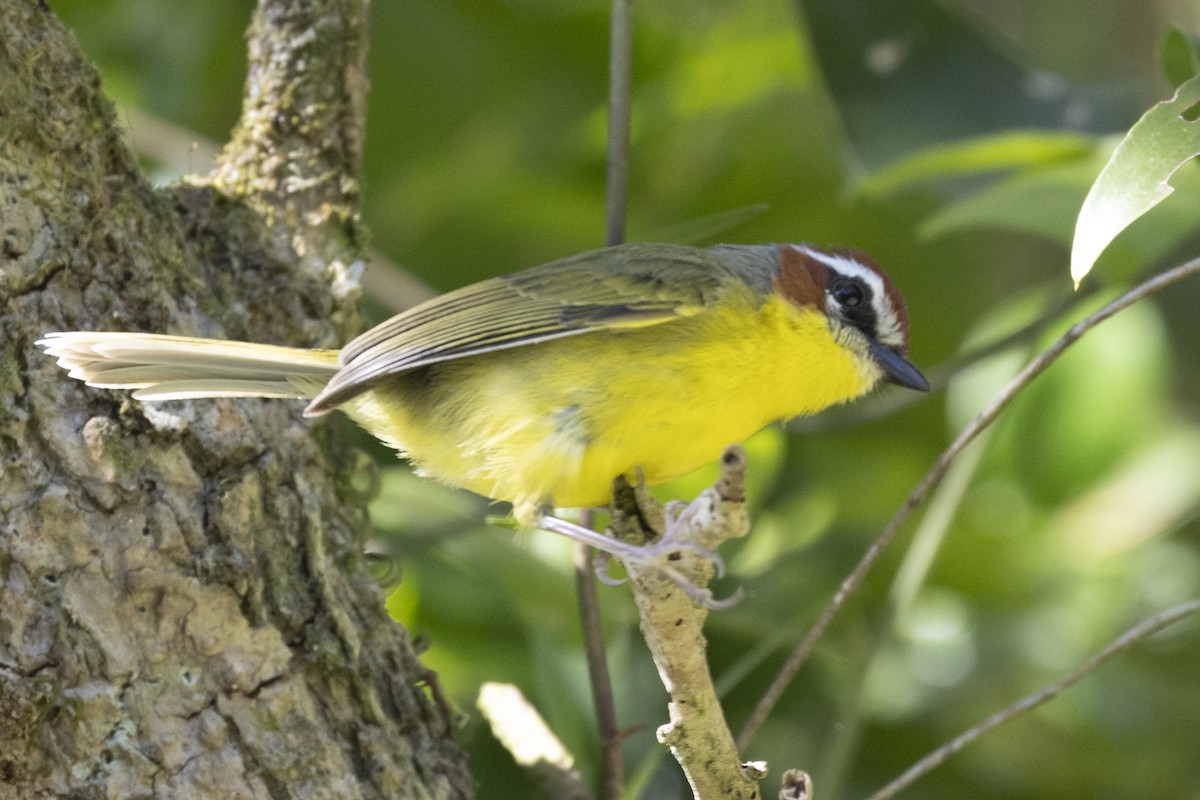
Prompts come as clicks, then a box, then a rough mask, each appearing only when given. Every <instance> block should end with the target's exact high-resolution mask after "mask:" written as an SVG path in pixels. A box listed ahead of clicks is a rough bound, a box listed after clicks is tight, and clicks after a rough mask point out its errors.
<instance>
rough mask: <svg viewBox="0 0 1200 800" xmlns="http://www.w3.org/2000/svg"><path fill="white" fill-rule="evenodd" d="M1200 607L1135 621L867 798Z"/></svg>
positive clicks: (921, 771) (1191, 604)
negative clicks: (1068, 668) (1082, 659)
mask: <svg viewBox="0 0 1200 800" xmlns="http://www.w3.org/2000/svg"><path fill="white" fill-rule="evenodd" d="M1197 611H1200V600H1190V601H1188V602H1186V603H1183V604H1181V605H1178V606H1175V607H1174V608H1171V609H1168V610H1166V611H1163V612H1160V613H1158V614H1155V615H1154V616H1152V617H1149V618H1148V619H1145V620H1142V621H1141V622H1139V623H1138V624H1137V625H1134V626H1133V627H1132V628H1130V629H1129V630H1127V631H1125V633H1123V634H1121V635H1120V636H1118V637H1117V638H1116V639H1114V640H1113V641H1112V642H1110V643H1109V645H1108V646H1107V647H1105V648H1104V649H1103V650H1101V651H1100V652H1098V653H1096V655H1094V656H1092V657H1091V658H1089V659H1088V660H1087V661H1085V662H1084V663H1083V664H1080V665H1079V666H1078V667H1076V668H1075V669H1074V670H1072V671H1071V672H1069V673H1067V674H1066V675H1064V676H1063V677H1061V678H1059V679H1058V680H1056V681H1054V682H1053V683H1050V684H1047V685H1046V686H1043V687H1042V688H1041V689H1039V690H1037V691H1036V692H1034V693H1033V694H1030V695H1026V696H1025V697H1022V698H1021V699H1020V700H1018V701H1017V702H1015V703H1013V704H1012V705H1010V706H1008V707H1007V708H1004V709H1002V710H1000V711H997V712H996V713H995V714H993V715H992V716H990V717H988V718H987V719H985V720H984V721H982V722H980V723H979V724H978V725H975V726H974V727H971V728H968V729H967V730H965V731H963V732H962V733H961V734H959V735H958V736H956V737H954V738H953V739H951V740H950V741H948V742H946V743H945V744H944V745H942V746H941V747H939V748H937V749H936V750H934V751H933V752H931V753H930V754H929V755H927V756H925V757H924V758H922V759H921V760H920V761H918V762H917V763H915V764H913V765H912V766H911V767H909V768H908V769H907V770H905V772H904V773H903V774H902V775H900V776H899V777H898V778H896V779H895V780H894V781H892V782H891V783H889V784H887V785H886V786H884V787H883V788H882V789H880V790H879V791H877V792H876V793H875V794H873V795H871V796H870V798H868V800H888V799H889V798H892V797H895V796H896V795H897V794H899V793H900V792H901V791H902V790H903V789H905V788H907V787H908V786H910V785H911V784H912V783H913V782H914V781H916V780H917V779H918V778H920V777H921V776H922V775H925V774H926V773H928V772H930V771H932V770H933V769H935V768H937V767H938V766H940V765H941V764H942V763H943V762H944V761H945V760H946V759H948V758H949V757H950V756H952V755H954V754H955V753H957V752H958V751H959V750H962V749H963V748H964V747H966V746H967V745H969V744H971V743H972V742H974V741H975V740H976V739H978V738H979V737H980V736H983V734H985V733H987V732H988V731H990V730H992V729H993V728H997V727H999V726H1000V725H1003V724H1004V723H1005V722H1008V721H1009V720H1010V719H1012V718H1013V717H1016V716H1017V715H1019V714H1023V713H1024V712H1026V711H1029V710H1031V709H1034V708H1037V707H1038V706H1040V705H1041V704H1042V703H1045V702H1046V701H1047V700H1051V699H1053V698H1054V697H1055V696H1057V695H1058V694H1060V693H1062V692H1063V691H1064V690H1065V689H1068V688H1069V687H1071V686H1072V685H1074V684H1075V683H1078V682H1079V681H1080V680H1081V679H1082V678H1085V677H1087V676H1088V675H1090V674H1092V673H1093V672H1095V671H1096V670H1097V669H1099V668H1100V666H1101V665H1102V664H1103V663H1104V662H1105V661H1108V659H1110V658H1112V657H1113V656H1115V655H1116V654H1117V653H1120V652H1121V651H1122V650H1125V649H1127V648H1129V647H1131V646H1132V645H1134V644H1136V643H1138V642H1140V641H1142V640H1144V639H1146V638H1147V637H1148V636H1150V635H1151V634H1153V633H1155V632H1157V631H1160V630H1162V629H1163V628H1165V627H1167V626H1168V625H1171V624H1172V623H1175V622H1178V621H1179V620H1181V619H1183V618H1184V617H1186V616H1188V615H1189V614H1195V613H1196V612H1197Z"/></svg>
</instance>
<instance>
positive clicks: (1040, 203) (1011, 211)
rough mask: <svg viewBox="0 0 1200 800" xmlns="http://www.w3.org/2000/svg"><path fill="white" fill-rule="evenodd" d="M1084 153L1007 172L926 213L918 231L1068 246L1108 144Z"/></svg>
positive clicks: (932, 236) (935, 235) (1095, 144)
mask: <svg viewBox="0 0 1200 800" xmlns="http://www.w3.org/2000/svg"><path fill="white" fill-rule="evenodd" d="M1092 148H1093V152H1092V154H1091V155H1090V157H1088V158H1083V159H1078V160H1075V161H1070V162H1067V163H1065V164H1055V165H1052V166H1047V167H1046V168H1044V169H1037V170H1031V171H1029V172H1023V173H1020V174H1016V175H1012V176H1010V177H1007V178H1005V179H1003V180H1000V181H997V182H996V183H994V184H992V185H990V186H988V187H986V188H984V189H982V190H980V191H978V192H976V193H974V194H972V195H970V196H968V197H966V198H964V199H962V200H960V201H958V202H956V203H953V204H950V205H947V206H946V207H944V208H943V209H941V210H940V211H938V212H937V213H936V214H933V215H932V216H930V217H929V219H927V220H926V221H925V222H924V223H923V224H922V225H921V227H920V229H919V233H920V235H921V236H922V237H924V238H927V239H937V238H940V237H943V236H947V235H949V234H954V233H962V232H966V231H972V230H978V229H985V230H1007V231H1018V232H1021V233H1029V234H1033V235H1035V236H1043V237H1046V238H1048V239H1051V240H1053V241H1055V242H1059V243H1060V244H1062V246H1063V247H1064V248H1066V247H1068V246H1070V243H1071V228H1072V226H1073V225H1074V223H1075V218H1076V215H1077V214H1078V213H1079V205H1080V203H1082V202H1083V199H1084V197H1086V196H1087V192H1088V187H1089V186H1091V185H1092V183H1093V182H1094V181H1095V180H1096V175H1097V174H1098V173H1099V172H1100V169H1101V168H1102V167H1103V166H1104V163H1105V160H1106V156H1107V154H1108V152H1109V147H1106V146H1105V144H1104V142H1103V141H1101V142H1093V144H1092Z"/></svg>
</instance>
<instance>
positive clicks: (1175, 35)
mask: <svg viewBox="0 0 1200 800" xmlns="http://www.w3.org/2000/svg"><path fill="white" fill-rule="evenodd" d="M1198 46H1200V40H1198V39H1197V38H1196V37H1194V36H1191V35H1189V34H1186V33H1184V32H1183V31H1181V30H1179V28H1171V30H1170V31H1168V32H1167V35H1166V36H1164V37H1163V40H1162V43H1161V44H1159V46H1158V58H1159V60H1160V61H1161V62H1162V71H1163V75H1165V76H1166V78H1167V80H1168V81H1170V82H1171V85H1172V86H1174V87H1179V86H1182V85H1183V84H1185V83H1187V82H1188V81H1189V80H1191V79H1192V78H1194V77H1196V75H1200V53H1198V52H1197V50H1198V49H1200V47H1198Z"/></svg>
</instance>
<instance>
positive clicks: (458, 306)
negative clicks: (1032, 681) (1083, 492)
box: [37, 243, 929, 560]
mask: <svg viewBox="0 0 1200 800" xmlns="http://www.w3.org/2000/svg"><path fill="white" fill-rule="evenodd" d="M37 344H38V345H40V346H41V347H43V348H44V350H45V352H46V353H47V355H49V356H51V357H54V358H56V359H57V361H58V364H59V365H60V366H61V367H63V368H64V369H66V370H68V371H69V374H70V376H71V377H73V378H77V379H79V380H82V381H84V382H85V383H87V384H88V385H89V386H92V387H98V388H105V389H133V390H134V392H133V397H134V398H136V399H139V400H141V401H162V400H182V399H195V398H215V397H270V398H300V399H305V400H308V401H309V402H308V405H307V407H306V408H305V409H304V415H305V416H307V417H319V416H321V415H324V414H326V413H328V412H330V411H332V410H334V409H340V410H341V411H343V412H345V413H346V414H347V415H348V416H349V417H350V418H351V419H352V420H354V422H356V423H357V424H359V425H360V426H362V427H363V428H365V429H366V430H367V431H368V432H369V433H371V434H373V435H374V436H375V437H377V438H378V439H379V440H381V441H382V442H384V443H385V444H387V445H388V446H390V447H392V448H394V449H395V450H397V451H398V452H399V453H400V454H401V455H402V456H404V457H406V458H408V459H409V460H410V461H411V462H412V464H413V465H414V467H415V468H416V470H417V471H418V472H419V473H421V474H423V475H426V476H428V477H430V478H432V479H434V480H437V481H441V482H443V483H446V484H450V485H453V486H457V487H461V488H465V489H468V490H470V491H473V492H475V493H477V494H480V495H483V496H485V497H488V498H491V499H493V500H498V501H505V502H508V503H511V505H512V515H513V517H514V518H515V520H516V523H517V524H518V526H519V527H522V528H536V527H541V528H544V529H547V530H553V531H556V532H558V533H565V534H566V535H568V536H572V537H573V538H576V539H579V540H581V541H585V542H586V543H588V544H591V545H593V546H596V547H599V548H600V549H602V550H605V551H606V552H608V553H612V554H614V555H616V556H618V557H619V558H621V559H623V560H629V559H634V560H640V559H642V558H643V557H644V558H650V557H651V556H649V555H646V556H643V553H644V552H649V549H648V547H641V548H639V547H638V546H636V545H630V544H626V543H624V542H619V541H617V540H616V539H613V538H612V537H608V536H605V535H603V534H600V533H596V532H594V531H591V530H589V529H586V528H584V527H583V526H581V525H576V524H574V523H569V522H567V521H565V520H562V519H561V518H558V517H556V516H555V515H554V514H553V509H554V508H556V507H562V508H576V507H579V508H583V507H595V506H602V505H603V504H605V503H606V502H607V500H608V498H609V496H610V491H611V487H612V483H613V480H614V479H616V478H618V477H620V476H627V477H632V476H634V475H638V476H639V477H640V479H642V480H644V482H645V484H646V485H648V486H655V485H659V484H662V483H665V482H667V481H669V480H671V479H673V478H676V477H679V476H681V475H684V474H686V473H688V472H691V471H693V470H694V469H696V468H698V467H700V466H702V465H704V464H706V463H710V462H712V461H715V460H716V459H717V458H718V457H719V455H720V453H721V452H722V451H723V449H724V448H725V447H726V446H727V445H729V444H731V443H736V442H740V441H743V440H744V439H746V438H748V437H750V436H751V435H753V434H754V433H756V432H757V431H758V430H760V429H762V428H763V427H765V426H767V425H768V424H770V423H772V422H775V421H777V420H786V419H789V418H793V417H800V416H806V415H810V414H814V413H816V412H818V411H820V410H822V409H825V408H827V407H829V406H832V405H836V404H839V403H843V402H847V401H850V400H853V399H855V398H858V397H860V396H862V395H863V394H865V393H867V392H868V391H870V390H871V389H872V388H874V387H875V386H876V385H878V384H880V383H881V382H890V383H894V384H899V385H900V386H904V387H907V388H909V389H914V390H917V391H922V392H924V391H928V390H929V383H928V382H927V381H926V379H925V377H924V376H923V375H922V374H921V372H920V371H919V370H918V369H917V367H916V366H915V365H914V364H913V363H912V362H911V361H910V360H909V359H908V350H909V324H908V311H907V308H906V306H905V303H904V299H903V297H902V296H901V294H900V292H899V290H898V289H897V288H896V286H895V285H894V284H893V283H892V281H891V279H890V278H889V277H888V275H887V273H886V272H885V271H884V270H883V269H882V268H881V267H880V266H879V265H878V264H877V263H876V262H875V261H874V260H872V259H871V258H870V257H869V256H868V255H866V254H865V253H863V252H861V251H858V250H853V249H841V248H822V247H817V246H815V245H811V244H765V245H738V244H720V245H713V246H711V247H706V248H700V247H692V246H685V245H674V244H662V243H635V244H625V245H618V246H613V247H607V248H603V249H599V250H593V251H590V252H585V253H581V254H578V255H574V256H570V257H567V258H563V259H560V260H557V261H553V262H550V263H547V264H543V265H541V266H537V267H533V268H530V269H526V270H523V271H520V272H516V273H513V274H509V275H503V276H499V277H493V278H489V279H486V280H483V281H481V282H478V283H474V284H471V285H469V286H465V287H463V288H460V289H457V290H454V291H451V292H448V293H446V294H443V295H440V296H438V297H435V298H433V299H431V300H428V301H426V302H424V303H421V304H419V305H416V306H414V307H412V308H410V309H408V310H406V311H403V312H401V313H400V314H397V315H396V316H394V317H392V318H391V319H388V320H386V321H385V322H383V323H381V324H379V325H377V326H375V327H374V328H371V329H370V330H368V331H367V332H365V333H363V334H362V335H360V336H358V337H357V338H355V339H353V340H351V341H350V342H349V343H348V344H347V345H346V346H345V347H343V348H341V349H340V350H332V349H323V350H314V349H299V348H292V347H283V346H278V345H269V344H254V343H248V342H230V341H223V340H217V339H201V338H194V337H188V336H171V335H161V334H152V333H132V332H96V331H73V332H51V333H46V334H45V335H44V336H43V338H41V339H40V340H38V342H37ZM659 554H661V551H655V553H654V557H658V555H659Z"/></svg>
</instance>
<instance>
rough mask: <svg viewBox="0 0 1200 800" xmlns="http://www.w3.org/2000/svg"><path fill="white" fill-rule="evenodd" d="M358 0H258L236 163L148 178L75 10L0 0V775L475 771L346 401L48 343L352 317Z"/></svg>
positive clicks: (125, 788)
mask: <svg viewBox="0 0 1200 800" xmlns="http://www.w3.org/2000/svg"><path fill="white" fill-rule="evenodd" d="M364 15H365V4H364V3H362V2H315V0H314V1H313V2H288V1H287V0H281V1H280V2H278V3H274V2H271V1H270V0H264V2H262V3H261V4H260V7H259V9H258V10H257V12H256V16H255V21H254V23H253V24H252V26H251V34H250V41H251V62H252V67H251V75H250V79H249V80H248V83H247V98H253V99H252V100H250V99H248V101H247V104H246V109H245V113H244V115H243V121H242V124H241V126H240V127H239V130H238V131H237V133H236V134H235V136H234V137H233V140H232V141H231V143H230V145H229V146H228V148H227V149H226V151H225V154H224V156H223V158H222V162H221V166H220V167H219V168H218V171H217V172H216V173H215V174H214V176H212V177H211V178H206V179H196V180H194V181H190V182H188V183H187V184H185V185H180V186H176V187H173V188H169V189H165V190H157V189H155V188H153V187H151V186H150V185H149V184H148V183H147V182H146V180H145V179H144V177H143V176H142V175H141V173H140V171H139V169H138V166H137V164H136V162H135V160H134V158H133V157H132V156H131V154H130V153H129V151H128V149H127V148H126V147H125V145H124V144H123V142H122V140H121V136H120V133H119V129H118V127H117V125H116V122H115V115H114V113H113V110H112V108H111V106H110V105H109V103H108V102H107V101H106V100H105V99H104V98H103V96H102V95H101V92H100V89H99V79H98V76H97V74H96V72H95V70H94V69H93V68H92V67H91V66H89V65H88V64H87V63H86V62H85V61H84V60H83V58H82V56H81V55H80V53H79V49H78V45H77V43H76V42H75V40H74V38H73V37H72V36H71V35H70V33H69V32H67V31H65V30H64V29H63V28H62V26H61V24H60V23H59V22H58V20H57V19H56V18H55V17H54V16H53V14H52V13H51V12H50V10H49V9H48V8H47V7H45V6H44V5H42V4H39V3H38V2H36V1H35V0H0V29H2V30H4V32H5V34H4V36H3V37H0V97H2V98H3V102H2V103H0V220H2V221H3V226H2V229H0V236H2V242H0V300H2V301H3V302H2V304H0V796H3V797H51V796H67V797H121V798H129V797H222V798H238V797H264V798H266V797H271V798H283V797H297V798H301V797H304V798H307V797H388V798H395V797H404V798H408V797H431V798H434V797H436V798H442V797H445V798H450V797H467V796H470V795H471V793H472V789H471V782H470V778H469V776H468V775H467V773H466V771H465V766H464V756H463V754H462V752H461V750H460V748H459V747H458V746H457V745H456V744H455V742H454V739H453V731H452V720H451V718H450V714H449V712H448V711H447V709H445V708H444V707H443V706H442V705H440V704H439V703H438V702H436V701H435V698H434V697H433V696H432V695H431V694H430V692H429V688H428V686H427V685H426V678H427V674H426V672H425V671H424V670H423V668H422V667H421V665H420V663H419V662H418V660H417V658H416V655H415V653H414V650H413V647H412V644H411V642H410V640H409V639H408V638H407V636H406V635H405V633H404V631H403V630H402V629H400V628H399V627H398V626H397V625H395V624H394V623H392V622H391V621H390V620H389V619H388V618H387V617H386V614H385V613H384V610H383V602H382V598H381V596H380V593H379V591H378V590H377V588H376V586H375V585H374V583H373V582H372V580H371V579H370V577H369V576H368V575H367V573H366V572H365V570H364V568H363V564H362V563H361V560H360V559H359V557H358V554H359V542H358V534H359V529H360V527H361V519H362V514H361V512H360V511H359V510H358V509H356V508H355V507H354V506H353V504H352V503H347V502H345V499H346V498H344V497H339V489H338V486H339V483H338V480H337V478H336V477H335V476H337V475H338V473H339V468H338V465H339V464H344V463H351V462H352V460H353V459H352V458H351V457H350V456H349V454H347V453H345V452H344V450H343V449H341V448H339V447H338V445H337V443H336V438H337V437H336V430H335V429H334V425H335V424H336V423H327V424H325V426H324V427H323V428H319V429H318V431H317V435H316V436H314V435H313V433H312V430H311V426H310V425H308V424H306V423H305V422H304V421H303V420H302V419H301V417H300V409H299V407H297V406H296V405H295V404H289V403H284V402H272V401H257V400H240V401H235V400H220V401H211V402H196V403H191V404H168V405H163V406H157V407H150V406H142V405H140V404H138V403H136V402H133V401H130V400H129V399H128V398H127V397H126V396H124V395H123V394H122V393H113V392H106V391H100V390H94V389H88V388H86V387H83V386H82V385H80V384H77V383H75V382H73V381H69V380H67V379H66V378H65V376H64V375H63V374H62V373H61V372H60V371H59V370H58V369H57V368H56V367H55V366H54V365H53V364H52V363H51V362H50V360H49V359H47V358H45V357H44V356H42V355H41V353H40V352H39V350H38V349H37V348H36V347H35V346H34V345H33V342H34V341H35V340H36V339H37V338H38V337H39V336H41V335H42V334H44V333H45V332H47V331H52V330H72V329H107V330H146V331H158V332H173V333H189V334H201V335H212V336H228V337H231V338H249V339H254V340H258V341H268V342H276V343H286V344H296V345H312V344H321V345H328V344H330V343H332V342H333V341H334V340H335V339H337V338H341V337H343V336H344V335H345V334H346V333H347V332H348V331H349V329H350V328H351V327H352V326H353V324H354V317H353V310H352V303H351V302H349V301H351V300H352V299H353V295H354V280H353V276H354V268H353V265H354V264H355V263H356V261H357V259H358V257H359V249H360V247H361V242H362V241H363V239H364V235H363V232H362V230H361V228H360V226H359V222H358V205H357V183H356V180H355V170H356V169H357V165H358V159H359V156H360V147H361V131H362V122H363V118H362V114H363V91H364V89H363V87H364V86H365V78H364V77H363V75H362V64H363V53H364V50H365V44H364V41H365V34H364V26H365V20H364ZM303 31H308V33H307V35H306V37H307V38H301V37H300V35H299V32H303ZM297 55H299V56H302V57H301V58H296V56H297ZM317 97H320V98H321V103H316V102H315V100H314V98H317ZM331 320H333V321H334V322H333V324H331ZM345 471H346V470H341V472H342V473H343V476H344V473H345Z"/></svg>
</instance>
